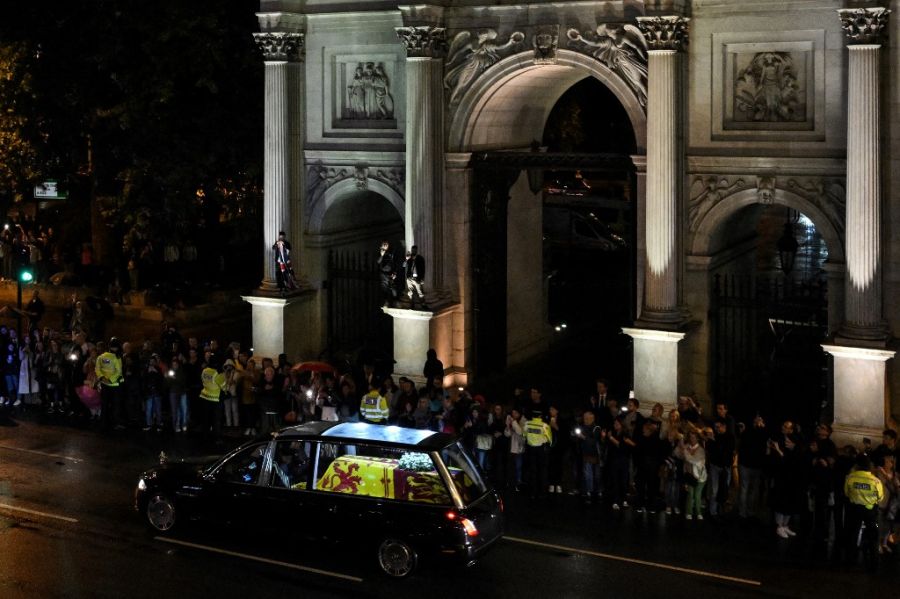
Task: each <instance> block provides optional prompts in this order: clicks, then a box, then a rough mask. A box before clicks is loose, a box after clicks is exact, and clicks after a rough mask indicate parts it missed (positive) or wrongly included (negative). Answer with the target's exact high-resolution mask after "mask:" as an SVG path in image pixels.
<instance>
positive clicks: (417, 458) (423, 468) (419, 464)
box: [397, 453, 434, 472]
mask: <svg viewBox="0 0 900 599" xmlns="http://www.w3.org/2000/svg"><path fill="white" fill-rule="evenodd" d="M397 465H398V466H399V467H400V469H402V470H412V471H413V472H429V471H431V470H433V469H434V464H432V462H431V458H430V457H429V456H428V454H427V453H404V454H403V455H402V456H400V460H399V462H398V464H397Z"/></svg>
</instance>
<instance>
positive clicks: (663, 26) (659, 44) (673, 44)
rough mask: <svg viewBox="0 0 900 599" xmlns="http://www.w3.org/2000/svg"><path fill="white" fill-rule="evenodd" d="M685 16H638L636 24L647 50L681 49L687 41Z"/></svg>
mask: <svg viewBox="0 0 900 599" xmlns="http://www.w3.org/2000/svg"><path fill="white" fill-rule="evenodd" d="M688 21H690V19H689V18H687V17H681V16H678V15H673V16H665V17H638V18H637V26H638V29H640V30H641V33H643V34H644V39H645V40H646V42H647V49H648V50H651V51H652V50H675V51H676V52H677V51H679V50H681V49H682V48H683V47H684V46H686V45H687V43H688Z"/></svg>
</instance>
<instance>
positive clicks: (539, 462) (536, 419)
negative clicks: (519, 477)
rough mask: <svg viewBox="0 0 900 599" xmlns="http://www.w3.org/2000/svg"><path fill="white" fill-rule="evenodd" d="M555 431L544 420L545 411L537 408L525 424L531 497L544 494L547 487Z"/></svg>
mask: <svg viewBox="0 0 900 599" xmlns="http://www.w3.org/2000/svg"><path fill="white" fill-rule="evenodd" d="M552 442H553V431H552V430H551V429H550V425H549V424H547V423H546V422H544V420H543V412H541V411H540V410H535V411H534V412H532V414H531V420H529V421H528V422H527V423H526V424H525V464H526V466H527V467H528V483H529V485H530V487H531V497H532V498H535V497H537V496H538V495H543V494H544V493H545V492H546V489H547V469H548V464H549V463H548V455H549V452H550V444H551V443H552Z"/></svg>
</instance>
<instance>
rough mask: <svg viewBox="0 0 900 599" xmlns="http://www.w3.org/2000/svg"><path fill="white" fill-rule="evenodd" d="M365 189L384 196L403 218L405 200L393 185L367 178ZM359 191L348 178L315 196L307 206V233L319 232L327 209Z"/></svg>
mask: <svg viewBox="0 0 900 599" xmlns="http://www.w3.org/2000/svg"><path fill="white" fill-rule="evenodd" d="M365 189H366V190H368V191H370V192H373V193H376V194H378V195H380V196H382V197H383V198H385V199H386V200H387V201H388V202H390V203H391V205H392V206H393V207H394V208H395V209H396V210H397V214H398V215H399V217H400V219H401V220H403V219H404V215H405V214H406V201H405V200H404V199H403V196H401V195H400V194H399V193H397V191H396V190H394V188H393V187H391V186H389V185H387V184H385V183H384V182H382V181H379V180H378V179H372V178H367V179H366V188H365ZM359 191H361V190H360V188H359V186H358V183H357V180H356V179H354V178H348V179H343V180H342V181H338V182H337V183H335V184H334V185H332V186H331V187H329V188H328V189H326V190H325V192H324V193H322V194H320V195H318V196H317V197H315V198H314V199H313V201H312V204H311V205H310V207H309V218H308V220H307V226H306V231H307V233H308V234H311V235H319V234H321V233H322V232H323V229H322V227H323V224H324V222H325V215H326V214H327V212H328V210H329V209H330V208H331V207H332V206H334V205H335V203H336V202H338V201H339V200H341V199H342V198H345V197H347V196H348V195H352V194H354V193H357V192H359Z"/></svg>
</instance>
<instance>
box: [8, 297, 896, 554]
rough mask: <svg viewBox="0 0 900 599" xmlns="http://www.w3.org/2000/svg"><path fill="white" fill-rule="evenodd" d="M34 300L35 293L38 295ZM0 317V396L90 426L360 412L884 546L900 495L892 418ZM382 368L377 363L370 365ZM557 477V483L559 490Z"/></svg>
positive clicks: (507, 475)
mask: <svg viewBox="0 0 900 599" xmlns="http://www.w3.org/2000/svg"><path fill="white" fill-rule="evenodd" d="M33 299H34V298H33ZM39 323H40V314H35V313H32V318H31V319H30V322H29V324H30V326H29V327H28V330H29V331H30V332H29V333H28V334H26V335H18V334H17V331H16V330H15V329H14V328H9V327H6V326H0V362H2V365H3V366H2V368H3V375H4V376H3V379H2V383H0V404H2V405H5V406H9V407H18V406H22V405H23V404H24V405H25V406H32V409H41V410H43V411H46V412H47V413H50V414H62V415H65V416H68V417H73V418H91V419H93V420H96V421H97V426H98V428H99V429H100V430H101V431H110V430H112V429H125V428H129V427H131V428H142V429H143V430H144V431H157V432H162V431H168V432H170V433H172V434H185V433H187V432H189V431H190V432H192V433H194V434H197V435H202V436H204V437H206V438H209V439H212V440H220V439H221V438H222V435H223V432H226V431H229V432H230V433H231V435H233V436H234V435H244V436H253V435H257V434H263V435H264V434H268V433H269V432H271V431H273V430H277V429H278V428H279V427H282V426H284V425H288V424H296V423H301V422H309V421H317V420H325V421H367V422H372V423H375V424H391V425H397V426H402V427H409V428H416V429H427V430H433V431H440V432H445V433H453V434H457V435H459V436H460V437H461V438H462V440H463V442H464V444H466V445H467V446H468V448H469V449H470V451H471V452H472V454H473V455H474V456H475V457H476V460H477V462H478V464H479V465H480V466H481V468H482V469H483V470H484V471H485V472H486V473H487V475H488V476H489V477H490V478H491V479H492V481H493V482H494V484H495V486H496V487H498V488H500V489H507V490H509V491H512V492H521V493H525V494H527V495H528V496H529V497H532V498H541V497H546V496H547V495H549V494H562V493H564V492H566V491H568V492H569V493H571V494H574V495H577V496H578V497H579V498H580V501H582V502H583V503H584V504H585V505H605V506H606V507H608V509H610V510H612V511H621V510H625V509H633V510H634V512H635V513H637V514H643V513H649V514H653V513H656V512H663V513H664V514H665V517H672V518H674V517H682V518H683V519H684V520H688V521H691V520H695V521H696V520H703V519H704V518H711V519H714V520H721V519H722V518H724V517H726V514H727V515H728V516H729V518H730V517H737V518H739V519H741V520H747V521H749V520H752V519H756V520H760V521H774V533H775V534H776V535H778V536H779V537H781V538H785V539H787V538H790V537H793V536H796V535H797V534H798V533H800V534H810V535H812V536H814V538H815V539H817V540H821V541H827V540H829V539H834V540H835V541H838V542H839V544H841V545H844V546H847V547H850V546H855V539H857V533H858V531H859V530H860V528H861V524H862V523H863V522H864V523H865V524H866V525H865V527H862V528H864V529H865V530H867V531H868V533H867V534H869V535H872V534H874V531H877V539H873V540H872V547H873V548H875V547H877V550H878V551H879V552H882V553H884V552H892V551H893V549H892V547H893V543H894V540H895V527H896V520H897V513H898V509H900V476H898V474H897V471H896V467H895V465H896V461H897V457H898V452H900V446H898V444H897V432H896V431H895V430H893V429H888V430H885V431H884V435H883V438H882V442H881V443H880V444H879V445H877V446H875V447H873V446H872V444H871V443H869V444H867V445H865V446H864V447H861V448H856V447H853V446H850V445H847V446H843V447H837V446H836V445H835V443H834V442H833V441H832V440H831V434H832V431H831V428H830V427H829V426H828V425H827V424H819V425H818V426H817V427H816V428H815V430H814V431H811V432H810V434H806V432H805V431H801V430H799V427H798V426H796V425H795V424H794V423H793V422H790V421H785V422H781V423H778V424H777V425H776V426H774V427H770V426H768V425H767V423H766V422H764V420H763V418H762V417H760V416H756V417H755V418H754V419H753V420H752V421H751V422H746V423H745V422H737V421H736V420H735V419H734V418H733V417H732V416H731V415H730V414H729V411H728V406H727V404H725V403H724V402H717V403H715V404H714V412H713V414H711V415H709V416H707V415H705V414H704V413H703V410H702V409H701V407H700V405H699V404H698V402H696V401H695V400H694V399H693V398H691V397H681V398H679V399H678V403H677V407H675V408H673V409H671V410H670V411H669V412H668V413H667V414H666V413H664V409H663V406H662V405H661V404H656V405H654V406H652V408H651V409H650V410H649V411H648V412H647V413H646V415H645V412H642V410H641V405H640V401H639V399H638V398H636V397H634V396H633V394H632V396H630V397H628V398H627V399H626V400H625V401H624V402H621V403H620V402H619V401H618V400H617V399H616V398H615V397H613V396H612V395H611V394H610V393H609V390H608V385H607V382H606V381H604V380H598V381H597V382H596V393H595V394H594V395H593V396H592V397H591V398H590V399H589V400H588V401H587V402H586V403H585V404H584V405H582V406H580V407H577V408H576V409H575V410H572V409H571V408H572V406H565V407H566V408H569V409H567V410H564V409H563V408H564V406H562V405H560V404H559V403H554V402H553V401H547V400H546V399H545V398H544V397H543V394H542V393H541V390H540V388H538V387H537V386H533V387H531V388H529V389H524V388H520V389H516V391H515V393H514V396H513V398H512V400H511V401H510V402H497V403H493V404H489V403H488V402H487V401H486V399H485V397H484V396H482V395H478V394H476V395H474V396H473V395H472V394H470V393H469V392H468V391H467V390H466V389H464V388H458V389H456V390H452V392H451V390H448V389H447V388H445V386H444V380H443V375H444V367H443V364H441V362H440V361H439V360H438V359H437V355H436V353H435V352H434V350H430V351H429V352H428V355H427V357H426V362H425V366H424V369H423V373H422V375H423V379H424V380H425V381H426V382H425V384H424V385H421V386H418V387H417V385H416V384H415V382H414V381H413V380H411V379H410V378H407V377H400V378H399V379H398V380H397V381H396V383H395V380H394V378H393V376H391V375H390V374H389V373H388V372H384V370H385V369H384V368H381V369H376V368H375V367H374V366H373V365H369V364H364V365H363V366H362V368H361V369H360V370H359V371H358V372H353V371H352V370H353V369H349V370H350V371H349V372H344V373H338V371H337V370H336V369H333V368H331V367H329V366H328V365H324V364H318V366H316V365H312V366H310V367H308V368H307V367H304V365H300V367H295V366H292V365H291V364H290V363H289V362H288V360H287V358H286V356H284V355H281V356H279V357H278V358H277V359H276V360H272V359H269V358H262V359H258V358H257V357H255V356H253V355H252V352H251V351H249V350H248V349H246V348H243V347H241V345H240V343H237V342H232V343H229V344H228V345H226V346H220V345H219V343H218V341H217V340H215V339H210V340H208V341H206V342H203V343H201V342H200V340H198V339H197V338H196V337H188V338H186V339H185V338H183V337H182V336H181V335H180V334H179V332H178V331H177V330H176V329H175V327H173V326H169V325H168V324H166V323H163V327H162V331H161V334H160V336H159V338H158V339H153V340H151V339H148V340H143V342H142V343H141V344H140V345H137V344H134V343H131V342H128V341H120V340H118V339H116V338H112V339H110V340H108V341H106V342H104V341H96V342H92V341H91V340H89V339H88V338H87V336H86V335H85V332H84V331H82V330H80V329H78V328H77V327H76V328H74V330H72V331H55V330H51V329H49V328H46V327H44V328H41V327H40V326H39ZM378 370H381V372H379V371H378ZM564 487H567V489H564Z"/></svg>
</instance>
